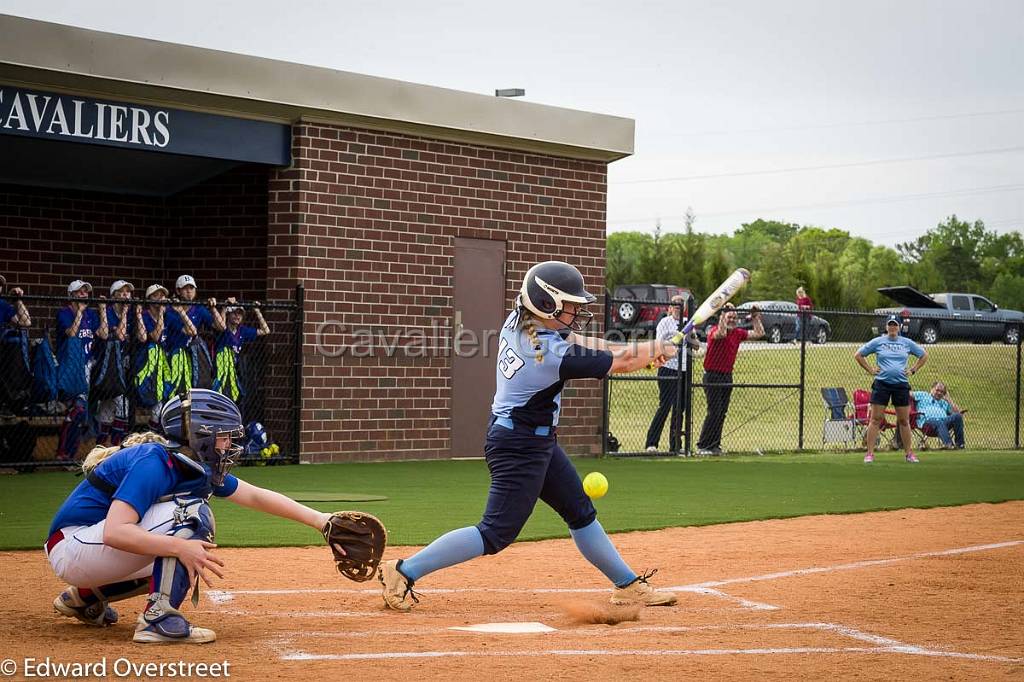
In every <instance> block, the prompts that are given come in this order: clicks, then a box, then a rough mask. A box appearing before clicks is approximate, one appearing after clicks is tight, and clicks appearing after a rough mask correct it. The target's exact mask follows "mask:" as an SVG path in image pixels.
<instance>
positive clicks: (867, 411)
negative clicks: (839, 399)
mask: <svg viewBox="0 0 1024 682" xmlns="http://www.w3.org/2000/svg"><path fill="white" fill-rule="evenodd" d="M853 413H854V416H855V418H856V420H857V423H858V424H860V425H861V426H863V427H864V433H863V435H862V436H861V438H862V440H863V441H864V445H865V446H866V445H867V428H868V425H869V424H870V423H871V391H868V390H865V389H863V388H858V389H855V390H854V391H853ZM895 414H896V413H895V412H894V411H892V410H886V411H885V412H884V413H883V415H882V424H881V426H880V427H879V429H878V443H877V444H876V445H878V446H883V445H884V446H885V447H888V448H889V449H896V434H897V433H898V432H899V427H898V426H897V425H896V424H895V423H893V422H891V421H889V419H888V417H889V415H893V416H895Z"/></svg>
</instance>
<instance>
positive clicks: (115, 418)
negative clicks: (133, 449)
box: [96, 279, 135, 445]
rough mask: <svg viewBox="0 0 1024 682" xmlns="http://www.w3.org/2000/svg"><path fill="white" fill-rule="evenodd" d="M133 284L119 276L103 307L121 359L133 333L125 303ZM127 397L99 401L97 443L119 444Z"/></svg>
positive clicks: (123, 431) (124, 425)
mask: <svg viewBox="0 0 1024 682" xmlns="http://www.w3.org/2000/svg"><path fill="white" fill-rule="evenodd" d="M134 291H135V285H134V284H132V283H131V282H128V281H125V280H123V279H119V280H117V281H116V282H114V283H113V284H111V285H110V298H111V303H112V304H111V305H109V306H107V332H108V334H109V338H110V339H111V340H117V341H120V342H121V343H122V344H123V348H124V353H125V356H124V357H125V358H128V357H130V356H129V354H128V347H129V345H130V344H131V340H132V337H133V336H134V333H135V319H134V318H133V317H132V315H131V314H130V313H129V308H130V307H131V306H129V305H128V303H126V301H127V300H128V299H130V298H131V297H132V293H133V292H134ZM128 405H129V401H128V396H127V395H119V396H116V397H114V398H110V399H108V400H101V401H100V402H99V404H98V405H97V407H96V417H97V420H98V422H99V432H98V433H97V434H96V444H97V445H107V444H108V443H109V444H110V445H120V444H121V441H123V440H124V437H125V435H126V434H127V432H128Z"/></svg>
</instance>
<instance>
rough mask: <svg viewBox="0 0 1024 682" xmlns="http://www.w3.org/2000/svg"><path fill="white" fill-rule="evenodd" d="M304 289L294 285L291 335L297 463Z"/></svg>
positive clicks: (300, 418) (299, 431) (300, 448)
mask: <svg viewBox="0 0 1024 682" xmlns="http://www.w3.org/2000/svg"><path fill="white" fill-rule="evenodd" d="M305 302H306V289H305V288H304V287H303V286H302V283H301V282H300V283H298V284H296V285H295V305H296V308H295V325H294V330H293V331H292V335H293V336H294V337H295V349H294V353H295V356H294V358H293V359H292V360H293V362H292V365H293V373H294V374H293V376H292V384H293V387H292V389H293V390H292V452H294V453H295V454H294V455H293V458H294V459H295V462H296V463H298V462H299V461H300V460H301V457H300V456H301V454H302V346H303V341H304V339H303V334H304V332H305V324H306V314H305Z"/></svg>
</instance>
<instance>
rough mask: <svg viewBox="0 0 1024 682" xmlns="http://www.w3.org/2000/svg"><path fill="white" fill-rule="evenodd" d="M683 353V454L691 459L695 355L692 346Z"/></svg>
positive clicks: (688, 346) (687, 347)
mask: <svg viewBox="0 0 1024 682" xmlns="http://www.w3.org/2000/svg"><path fill="white" fill-rule="evenodd" d="M683 352H684V353H686V385H685V386H684V387H683V390H684V391H686V394H685V395H686V400H685V403H684V404H685V405H686V440H685V441H684V443H685V445H683V454H684V455H686V456H687V457H689V456H690V455H691V454H693V438H692V436H691V434H690V432H691V431H692V430H693V372H694V367H693V353H691V352H690V344H688V343H687V344H685V345H684V346H683Z"/></svg>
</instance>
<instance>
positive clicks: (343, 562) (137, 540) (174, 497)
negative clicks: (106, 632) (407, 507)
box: [45, 389, 387, 644]
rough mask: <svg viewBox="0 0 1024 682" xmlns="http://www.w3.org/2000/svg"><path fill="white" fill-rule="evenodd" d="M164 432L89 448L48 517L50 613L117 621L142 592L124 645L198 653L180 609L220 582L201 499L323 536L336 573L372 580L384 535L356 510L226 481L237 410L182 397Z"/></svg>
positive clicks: (202, 631) (163, 418)
mask: <svg viewBox="0 0 1024 682" xmlns="http://www.w3.org/2000/svg"><path fill="white" fill-rule="evenodd" d="M160 427H161V430H162V431H163V434H162V435H161V434H157V433H153V432H147V433H141V434H134V435H132V436H130V437H129V438H128V439H126V440H125V441H124V443H122V445H121V446H119V447H113V448H95V449H94V450H93V451H92V452H90V453H89V455H88V456H87V457H86V459H85V461H84V462H83V463H82V469H83V471H84V473H85V476H86V478H85V480H84V481H82V482H81V483H80V484H79V485H78V486H77V487H76V488H75V489H74V490H73V491H72V492H71V494H70V495H69V496H68V498H67V499H66V500H65V501H64V504H63V505H61V507H60V509H58V510H57V514H56V516H55V517H54V519H53V523H52V524H51V526H50V531H49V538H48V539H47V541H46V545H45V551H46V556H47V559H48V560H49V562H50V565H51V566H52V567H53V571H54V573H56V575H57V577H58V578H60V579H61V580H63V581H64V582H66V583H67V584H68V585H69V587H68V588H67V589H66V590H64V591H63V592H61V594H60V595H59V596H58V597H57V598H56V599H55V600H54V602H53V606H54V608H55V609H56V610H57V612H58V613H60V614H62V615H64V616H68V617H72V618H76V619H78V620H80V621H82V622H83V623H86V624H88V625H94V626H108V625H113V624H115V623H117V621H118V614H117V611H115V610H114V608H113V607H111V606H110V604H111V603H112V602H115V601H119V600H122V599H127V598H129V597H133V596H136V595H141V594H148V595H149V597H148V599H147V601H146V606H145V608H144V609H143V612H142V614H141V615H139V617H138V620H137V623H136V627H135V634H134V636H133V638H132V639H133V641H135V642H138V643H143V644H146V643H193V644H198V643H205V642H212V641H214V639H216V634H215V633H214V632H213V631H212V630H210V629H207V628H202V627H198V626H196V625H193V624H192V623H190V622H189V621H188V619H187V618H186V617H185V615H184V614H183V613H182V612H181V611H180V610H179V609H180V607H181V604H182V602H184V600H185V598H186V597H187V596H188V594H189V592H191V593H192V602H193V605H194V604H196V603H197V602H198V598H199V580H200V579H201V580H202V581H203V582H205V583H206V584H207V585H210V586H212V582H211V579H210V574H213V575H216V576H218V577H223V573H222V572H221V568H222V567H223V566H224V561H223V560H222V559H220V557H218V556H217V555H216V554H215V553H214V552H213V550H214V548H215V547H216V545H215V544H214V543H213V539H214V519H213V513H212V511H211V509H210V505H209V498H210V496H211V495H215V496H217V497H224V498H227V499H229V500H231V501H232V502H235V503H237V504H240V505H242V506H244V507H249V508H251V509H256V510H259V511H262V512H266V513H268V514H273V515H274V516H280V517H281V518H285V519H290V520H292V521H297V522H299V523H302V524H305V525H307V526H311V527H313V528H316V529H317V530H319V531H321V532H322V533H323V534H324V536H325V538H326V539H327V541H328V544H329V545H330V547H331V551H332V552H333V554H334V557H335V561H336V563H337V566H338V570H339V571H340V572H341V573H342V574H343V575H345V576H346V577H348V578H351V579H352V580H357V581H361V580H368V579H369V578H371V577H373V575H374V573H375V571H376V570H377V566H378V564H379V562H380V558H381V555H382V554H383V550H384V545H385V543H386V541H387V532H386V531H385V529H384V526H383V525H381V523H380V521H378V520H377V519H376V518H374V517H372V516H370V515H369V514H362V513H359V512H337V513H335V514H328V513H324V512H319V511H316V510H315V509H311V508H309V507H307V506H305V505H303V504H300V503H298V502H296V501H294V500H292V499H291V498H289V497H286V496H285V495H282V494H280V493H276V492H274V491H272V490H266V489H264V488H259V487H257V486H254V485H251V484H249V483H246V482H245V481H242V480H239V479H238V478H236V477H235V476H233V475H231V474H229V473H228V470H229V469H230V468H231V466H232V465H233V464H234V463H235V460H236V458H237V457H238V455H239V452H240V447H239V446H238V445H234V444H233V443H232V439H234V438H239V437H240V436H241V435H242V418H241V414H240V413H239V410H238V407H237V406H236V405H235V404H234V403H233V402H232V401H231V400H230V399H229V398H227V397H225V396H223V395H221V394H220V393H217V392H215V391H210V390H205V389H192V390H190V391H189V392H188V393H187V394H186V395H185V396H184V397H175V398H173V399H171V400H170V401H169V402H168V403H166V404H165V405H164V408H163V410H162V411H161V413H160Z"/></svg>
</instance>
